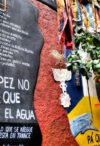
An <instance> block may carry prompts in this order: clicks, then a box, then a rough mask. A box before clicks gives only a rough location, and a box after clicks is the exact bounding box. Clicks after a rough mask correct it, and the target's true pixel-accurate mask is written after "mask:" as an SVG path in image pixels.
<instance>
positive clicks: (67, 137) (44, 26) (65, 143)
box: [32, 0, 78, 146]
mask: <svg viewBox="0 0 100 146" xmlns="http://www.w3.org/2000/svg"><path fill="white" fill-rule="evenodd" d="M32 2H33V4H35V6H37V7H38V9H39V28H40V31H41V33H42V35H43V37H44V46H43V49H42V52H41V58H40V69H39V76H38V80H37V85H36V89H35V94H34V107H35V113H36V116H37V119H38V123H39V125H40V129H41V132H42V136H43V141H42V146H77V145H78V144H77V143H76V141H75V139H74V138H73V136H72V134H71V131H70V127H69V122H68V118H67V114H66V112H65V110H64V109H63V107H62V106H61V105H60V100H59V96H60V94H61V90H60V88H59V82H55V81H54V79H53V75H52V70H51V69H52V68H53V67H57V66H55V62H56V61H55V60H54V59H53V58H52V57H51V56H50V53H49V51H50V50H51V49H57V50H60V47H59V45H58V44H57V14H56V12H55V11H53V10H52V9H50V8H48V7H47V6H45V5H43V4H42V3H40V2H37V1H36V0H32Z"/></svg>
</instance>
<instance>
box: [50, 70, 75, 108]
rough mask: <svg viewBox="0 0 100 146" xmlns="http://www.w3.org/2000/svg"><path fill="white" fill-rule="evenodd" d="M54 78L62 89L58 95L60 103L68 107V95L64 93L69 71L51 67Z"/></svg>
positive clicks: (69, 78) (69, 74)
mask: <svg viewBox="0 0 100 146" xmlns="http://www.w3.org/2000/svg"><path fill="white" fill-rule="evenodd" d="M52 72H53V76H54V80H55V81H56V82H60V88H61V89H62V94H61V95H60V100H61V105H63V107H69V106H70V105H71V102H70V96H69V94H67V93H66V89H67V86H66V84H65V81H70V80H71V76H72V75H71V72H70V71H68V70H67V69H55V68H53V69H52Z"/></svg>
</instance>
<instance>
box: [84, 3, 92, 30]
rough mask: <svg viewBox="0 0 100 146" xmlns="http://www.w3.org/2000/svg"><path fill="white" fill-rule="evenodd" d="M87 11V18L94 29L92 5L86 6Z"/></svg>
mask: <svg viewBox="0 0 100 146" xmlns="http://www.w3.org/2000/svg"><path fill="white" fill-rule="evenodd" d="M84 6H85V8H86V11H87V16H88V18H89V22H90V26H91V27H92V28H93V29H94V23H93V12H92V8H91V6H90V4H85V5H84Z"/></svg>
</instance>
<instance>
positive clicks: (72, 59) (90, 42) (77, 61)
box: [66, 26, 100, 80]
mask: <svg viewBox="0 0 100 146" xmlns="http://www.w3.org/2000/svg"><path fill="white" fill-rule="evenodd" d="M73 40H74V45H75V46H74V47H75V50H74V51H73V52H72V54H70V55H69V56H68V58H67V60H66V67H67V69H68V70H71V71H72V73H74V74H75V73H76V71H77V69H78V68H79V67H80V68H81V73H82V75H83V76H86V77H87V78H89V77H91V76H92V73H93V72H94V73H95V74H97V76H95V78H96V79H98V80H99V79H100V35H99V34H97V35H96V36H94V35H92V34H90V33H89V32H87V31H85V30H83V29H82V28H78V27H77V26H74V37H73ZM84 55H85V57H84ZM89 56H90V57H89Z"/></svg>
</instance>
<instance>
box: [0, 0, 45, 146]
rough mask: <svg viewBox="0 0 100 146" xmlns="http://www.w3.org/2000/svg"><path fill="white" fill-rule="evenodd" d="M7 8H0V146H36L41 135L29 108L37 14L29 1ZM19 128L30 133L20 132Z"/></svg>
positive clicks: (36, 58)
mask: <svg viewBox="0 0 100 146" xmlns="http://www.w3.org/2000/svg"><path fill="white" fill-rule="evenodd" d="M1 2H2V3H3V1H1ZM7 7H8V8H7V11H6V12H4V10H3V7H0V123H1V124H0V128H2V129H1V130H0V144H3V142H4V141H6V143H7V144H9V146H10V145H11V146H12V145H16V144H17V145H20V142H21V146H27V145H28V146H31V145H32V146H33V144H32V141H33V143H34V146H38V145H40V142H41V132H40V129H39V126H38V122H37V119H36V115H35V111H34V107H33V104H34V101H33V95H34V90H35V86H36V81H37V77H38V70H39V65H40V53H41V49H42V46H43V37H42V35H41V33H40V31H39V28H38V10H37V8H36V7H35V6H34V5H32V4H31V2H30V0H24V1H23V0H7ZM3 124H4V125H3ZM20 126H21V127H20ZM23 126H25V128H24V130H25V129H27V131H28V130H30V129H31V132H29V133H28V132H27V131H26V134H25V132H22V131H20V129H22V128H23ZM16 127H19V128H17V133H16V132H15V131H14V129H16ZM7 129H8V131H7ZM9 129H10V130H9ZM12 133H13V134H12ZM18 133H19V135H20V136H19V138H18V139H17V138H16V136H17V135H18ZM27 133H28V134H29V135H30V138H29V137H28V138H27ZM37 133H38V134H37ZM3 134H5V137H4V135H3ZM9 136H12V138H10V137H9ZM25 136H26V138H25ZM39 141H40V142H39ZM4 144H5V143H4ZM0 146H1V145H0ZM5 146H6V145H5Z"/></svg>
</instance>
